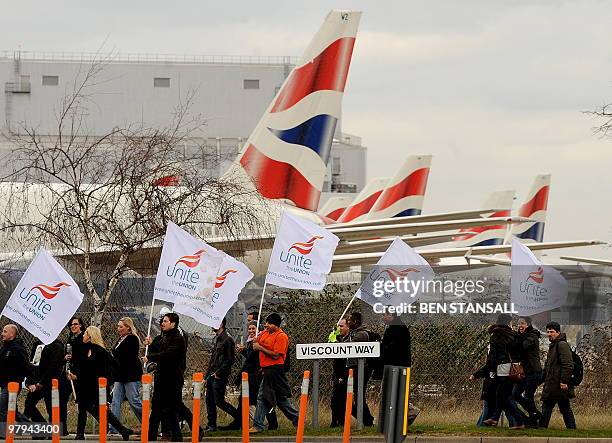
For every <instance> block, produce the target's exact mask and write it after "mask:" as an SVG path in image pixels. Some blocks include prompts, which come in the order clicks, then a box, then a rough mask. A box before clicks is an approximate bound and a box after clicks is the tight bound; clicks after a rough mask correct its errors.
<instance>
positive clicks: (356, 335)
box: [346, 312, 374, 426]
mask: <svg viewBox="0 0 612 443" xmlns="http://www.w3.org/2000/svg"><path fill="white" fill-rule="evenodd" d="M362 323H363V317H362V316H361V312H353V313H351V315H350V316H349V319H348V327H349V329H350V331H349V334H348V337H347V340H346V341H349V342H364V341H370V334H368V331H367V329H366V328H365V326H363V324H362ZM346 367H347V372H348V370H349V369H352V370H353V380H355V386H358V383H359V377H363V392H364V398H363V399H362V402H363V424H364V426H374V417H373V416H372V413H371V412H370V408H369V407H368V403H367V402H366V401H365V391H366V390H367V388H368V381H369V379H370V371H368V370H367V369H366V370H364V371H363V372H364V373H363V374H360V373H359V369H358V368H359V366H358V362H357V359H356V358H349V359H347V362H346ZM357 398H358V394H356V395H354V396H353V417H357Z"/></svg>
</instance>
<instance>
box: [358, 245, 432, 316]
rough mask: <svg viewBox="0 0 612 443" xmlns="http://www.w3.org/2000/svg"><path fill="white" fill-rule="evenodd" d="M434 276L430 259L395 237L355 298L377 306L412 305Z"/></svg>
mask: <svg viewBox="0 0 612 443" xmlns="http://www.w3.org/2000/svg"><path fill="white" fill-rule="evenodd" d="M434 276H435V273H434V271H433V269H431V266H429V263H427V260H425V259H424V258H423V257H421V256H420V255H419V254H418V253H417V252H416V251H415V250H414V249H412V248H411V247H410V246H408V245H407V244H406V243H404V242H403V241H402V240H401V239H400V238H399V237H396V238H395V240H393V243H391V245H390V246H389V247H388V248H387V250H386V252H385V254H384V255H383V256H382V257H381V258H380V260H378V263H376V265H375V266H374V268H373V269H372V271H370V273H369V274H368V275H367V276H366V277H365V279H364V281H363V283H362V284H361V287H360V288H359V289H358V290H357V292H356V293H355V297H357V298H359V299H361V300H363V301H365V302H366V303H368V304H369V305H372V306H374V305H375V304H377V303H380V304H382V305H383V306H400V305H401V304H402V303H407V304H411V303H413V302H414V301H416V299H417V298H418V297H419V295H421V294H422V293H423V291H424V290H425V287H426V285H427V281H429V280H432V279H433V278H434Z"/></svg>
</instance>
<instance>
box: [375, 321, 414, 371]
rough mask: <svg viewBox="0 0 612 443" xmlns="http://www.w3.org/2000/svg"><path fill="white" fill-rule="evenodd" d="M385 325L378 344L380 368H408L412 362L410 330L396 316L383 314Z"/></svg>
mask: <svg viewBox="0 0 612 443" xmlns="http://www.w3.org/2000/svg"><path fill="white" fill-rule="evenodd" d="M382 319H383V322H385V324H386V325H387V329H385V333H384V334H383V338H382V342H381V343H380V358H381V360H382V367H384V366H386V365H393V366H406V367H409V366H410V364H411V362H412V353H411V349H410V329H408V326H406V325H405V324H404V323H403V322H402V320H401V318H399V316H398V315H397V314H389V313H385V314H383V317H382Z"/></svg>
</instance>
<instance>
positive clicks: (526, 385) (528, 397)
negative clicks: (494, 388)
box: [512, 372, 542, 419]
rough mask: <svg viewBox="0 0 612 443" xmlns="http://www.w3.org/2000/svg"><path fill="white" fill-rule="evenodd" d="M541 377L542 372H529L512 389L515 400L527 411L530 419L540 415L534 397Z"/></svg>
mask: <svg viewBox="0 0 612 443" xmlns="http://www.w3.org/2000/svg"><path fill="white" fill-rule="evenodd" d="M541 379H542V373H541V372H534V373H531V374H527V376H526V377H525V378H524V379H523V380H522V381H521V382H519V383H517V384H515V385H514V388H513V390H512V396H513V397H514V400H515V401H516V402H517V403H518V404H519V405H521V406H522V407H523V409H525V411H527V413H528V414H529V418H530V419H535V418H536V417H539V416H540V411H538V408H537V407H536V404H535V400H534V398H533V397H534V395H535V392H536V389H538V385H539V384H540V380H541Z"/></svg>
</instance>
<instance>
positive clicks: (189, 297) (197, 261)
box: [153, 223, 224, 304]
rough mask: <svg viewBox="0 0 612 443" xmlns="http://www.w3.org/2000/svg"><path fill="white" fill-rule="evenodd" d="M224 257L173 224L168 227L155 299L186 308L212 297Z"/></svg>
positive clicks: (160, 261) (156, 279) (157, 278)
mask: <svg viewBox="0 0 612 443" xmlns="http://www.w3.org/2000/svg"><path fill="white" fill-rule="evenodd" d="M223 255H224V254H222V253H221V252H219V251H217V250H216V249H215V248H213V247H211V246H209V245H207V244H206V243H204V242H203V241H201V240H198V239H197V238H195V237H193V236H191V235H190V234H189V233H187V232H185V231H184V230H182V229H181V228H179V227H178V226H177V225H175V224H174V223H168V229H167V230H166V238H165V239H164V246H163V248H162V253H161V257H160V260H159V268H157V276H156V278H155V287H154V289H153V298H156V299H158V300H165V301H168V302H171V303H175V304H187V303H190V302H192V301H193V302H199V301H200V300H202V299H205V298H207V297H209V296H210V294H211V292H212V290H213V288H214V285H215V279H216V278H217V275H218V274H219V268H220V267H221V263H222V262H223Z"/></svg>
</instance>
